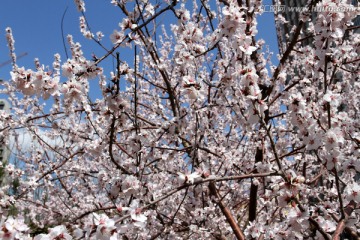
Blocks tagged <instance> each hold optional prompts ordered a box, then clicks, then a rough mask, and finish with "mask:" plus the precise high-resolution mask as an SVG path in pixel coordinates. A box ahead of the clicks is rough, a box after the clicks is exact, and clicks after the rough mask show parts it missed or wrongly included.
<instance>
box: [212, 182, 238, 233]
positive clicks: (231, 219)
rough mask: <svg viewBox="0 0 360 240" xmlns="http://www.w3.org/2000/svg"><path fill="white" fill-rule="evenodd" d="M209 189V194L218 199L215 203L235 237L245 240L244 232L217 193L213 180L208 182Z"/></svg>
mask: <svg viewBox="0 0 360 240" xmlns="http://www.w3.org/2000/svg"><path fill="white" fill-rule="evenodd" d="M209 190H210V194H211V195H213V196H215V197H216V198H217V199H218V200H217V201H216V203H217V204H218V206H219V207H220V210H221V212H222V213H223V214H224V216H225V218H226V220H227V222H228V223H229V224H230V226H231V229H232V230H233V232H234V234H235V236H236V238H237V239H239V240H245V236H244V233H243V232H242V231H241V229H240V227H239V225H238V224H237V223H236V220H235V218H234V217H233V215H232V214H231V212H230V210H229V208H228V207H227V206H226V205H225V204H224V202H223V201H222V200H221V197H220V194H219V193H218V191H217V189H216V186H215V182H210V183H209Z"/></svg>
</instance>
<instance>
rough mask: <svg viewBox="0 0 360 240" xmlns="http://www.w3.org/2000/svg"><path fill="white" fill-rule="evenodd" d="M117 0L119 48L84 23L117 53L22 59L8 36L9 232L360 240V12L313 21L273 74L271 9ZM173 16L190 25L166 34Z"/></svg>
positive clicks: (4, 228) (5, 219)
mask: <svg viewBox="0 0 360 240" xmlns="http://www.w3.org/2000/svg"><path fill="white" fill-rule="evenodd" d="M348 2H349V1H345V0H343V1H342V0H335V1H330V0H323V1H314V0H312V1H309V3H308V7H309V9H310V10H311V9H312V8H313V7H315V6H320V5H321V6H322V5H324V6H334V7H344V8H345V7H348V6H349V5H348V4H349V3H348ZM75 3H76V6H77V8H78V10H79V11H81V12H82V13H85V4H84V1H82V0H76V1H75ZM109 4H110V3H109ZM111 4H113V5H114V7H116V8H119V9H120V10H121V11H122V14H123V15H124V16H125V17H124V18H123V20H122V22H121V23H120V24H119V26H120V27H119V28H118V29H115V30H114V31H113V34H112V35H111V36H110V39H111V41H112V43H113V46H111V48H107V46H105V45H103V43H102V41H101V37H103V36H102V35H103V34H102V33H100V32H99V33H96V34H95V33H92V32H91V31H90V30H89V28H88V26H87V22H86V17H85V16H86V15H85V14H84V15H81V17H80V29H81V32H82V33H83V35H84V36H85V37H86V38H87V39H89V40H90V41H96V42H97V43H98V44H99V45H100V46H102V47H104V49H109V50H107V51H106V52H105V53H104V55H103V56H97V57H93V58H92V59H88V58H87V57H86V54H84V53H83V52H82V48H81V45H80V43H78V42H76V41H75V40H74V39H73V37H72V36H68V37H67V41H68V45H69V46H70V49H71V57H69V59H65V60H64V61H62V60H61V59H62V58H63V57H61V56H60V54H55V60H54V62H53V64H52V67H51V68H50V69H51V70H50V71H49V70H48V69H47V68H45V67H43V66H42V65H41V64H40V63H39V61H38V60H36V61H35V68H34V69H26V68H24V67H21V66H18V65H17V63H16V54H15V51H14V49H15V48H14V40H13V36H12V31H11V29H10V28H8V29H6V37H7V40H8V45H9V49H10V53H11V56H12V59H13V70H12V72H11V79H10V80H9V81H7V82H6V83H5V84H4V88H3V90H2V93H3V94H7V96H8V99H9V101H10V102H11V104H12V111H11V112H1V113H0V119H1V121H0V129H1V130H0V131H1V132H0V133H1V135H2V136H3V137H6V138H4V139H7V141H8V142H11V143H9V144H13V146H15V149H14V150H13V155H14V156H15V157H16V159H17V160H18V161H20V162H21V164H20V165H19V167H15V166H14V165H12V164H9V165H8V166H6V171H7V173H8V176H9V178H13V179H18V180H19V187H18V188H17V191H16V193H15V194H14V193H13V192H11V191H9V188H10V187H6V186H5V187H3V188H2V189H1V191H0V194H1V202H0V206H1V208H0V209H1V215H2V221H1V228H0V238H1V239H31V238H32V237H34V239H156V238H159V239H233V238H234V237H236V238H237V239H311V238H312V239H331V238H333V239H340V238H342V237H347V238H349V239H350V238H352V239H356V238H357V237H359V235H358V234H359V233H358V232H356V229H358V228H359V227H360V223H359V218H360V215H359V213H360V212H359V203H360V185H359V183H358V182H356V173H357V172H359V171H360V125H359V123H360V121H359V110H360V109H359V106H360V103H359V100H360V98H359V92H360V81H359V70H360V69H359V53H360V35H359V34H356V33H355V31H354V30H356V27H354V26H353V25H352V19H353V18H354V17H355V16H356V14H358V13H357V12H355V11H349V12H326V11H324V12H319V13H317V15H316V18H315V19H312V17H313V15H312V14H310V13H311V11H309V12H303V13H301V19H300V23H299V26H295V27H294V29H293V33H292V36H291V37H290V39H289V42H288V43H287V50H286V51H285V53H284V54H283V55H281V56H279V60H280V63H279V65H278V66H274V65H272V64H271V63H270V62H269V61H268V53H267V52H266V49H265V42H264V41H263V40H256V39H255V36H256V34H257V21H256V17H257V16H258V14H259V13H261V11H262V8H261V1H241V0H238V1H233V0H221V1H220V0H219V1H216V2H215V1H208V0H200V1H196V0H194V1H193V2H187V3H186V4H185V3H183V2H182V1H180V2H177V1H163V2H161V3H159V2H157V3H155V1H146V0H145V1H125V0H112V1H111ZM164 14H167V15H168V16H172V18H174V19H175V21H169V22H168V23H164V24H165V25H164V26H163V27H162V28H161V27H159V26H157V25H156V19H158V18H159V17H160V16H163V15H164ZM306 22H308V23H309V28H308V29H306V32H304V34H306V35H307V37H306V38H307V39H309V38H310V39H312V43H313V44H312V45H311V46H310V45H308V46H302V45H301V42H302V41H303V38H300V34H301V32H302V31H304V29H303V26H304V24H305V23H306ZM166 24H168V25H166ZM130 48H131V52H132V54H133V57H132V58H131V61H129V59H130V58H129V56H126V59H125V58H123V57H122V54H121V53H122V51H125V50H126V49H130ZM128 52H130V51H128ZM119 53H120V54H119ZM107 58H113V59H114V61H115V62H116V71H114V72H110V73H106V72H104V71H103V68H102V63H103V61H104V59H107ZM268 69H269V70H270V71H268ZM92 79H93V80H92ZM89 81H98V82H99V88H100V90H101V93H102V98H101V99H97V100H96V101H90V99H89V97H88V95H89V92H90V91H95V90H94V89H90V88H89ZM44 101H48V102H49V103H50V105H51V108H50V109H49V110H47V109H46V108H44V107H43V105H42V103H43V102H44ZM21 135H27V136H30V138H31V143H29V144H30V147H28V148H26V149H24V148H22V143H21V141H20V139H21ZM9 209H16V212H17V214H10V211H9Z"/></svg>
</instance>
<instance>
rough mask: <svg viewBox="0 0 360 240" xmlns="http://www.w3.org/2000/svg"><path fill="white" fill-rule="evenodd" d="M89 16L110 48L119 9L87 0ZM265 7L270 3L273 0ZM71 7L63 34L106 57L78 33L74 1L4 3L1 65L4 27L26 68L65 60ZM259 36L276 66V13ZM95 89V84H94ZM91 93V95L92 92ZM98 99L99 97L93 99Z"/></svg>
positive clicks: (4, 71)
mask: <svg viewBox="0 0 360 240" xmlns="http://www.w3.org/2000/svg"><path fill="white" fill-rule="evenodd" d="M85 3H86V16H87V19H88V21H89V23H90V26H91V30H92V32H97V31H102V32H103V33H104V34H105V37H104V43H105V45H106V46H108V48H110V47H111V43H110V41H109V36H110V34H111V33H112V31H113V30H114V29H118V23H119V22H120V21H121V18H122V15H121V11H120V9H118V8H116V7H114V6H113V5H111V4H110V0H103V1H99V0H97V1H94V0H92V1H85ZM263 4H271V0H266V1H264V3H263ZM67 7H68V9H67V12H66V15H65V18H64V24H63V28H64V34H65V36H66V35H67V34H71V35H73V36H74V40H75V41H78V42H80V43H81V44H82V46H83V51H84V53H85V55H86V57H88V58H90V56H91V53H95V54H96V55H98V56H102V55H103V54H104V50H102V49H101V48H100V47H99V46H98V45H97V44H95V43H94V42H92V41H89V40H87V39H85V38H84V37H83V36H82V35H81V33H80V32H79V17H80V15H81V13H79V12H78V11H77V9H76V7H75V4H74V1H73V0H58V1H50V0H33V1H29V0H17V1H14V0H2V1H1V8H0V64H1V63H3V62H6V61H7V60H9V51H8V49H7V43H6V39H5V28H6V27H11V28H12V30H13V34H14V38H15V48H16V49H15V51H16V53H17V55H20V54H21V53H25V52H26V53H27V55H26V56H24V57H22V58H20V59H19V60H18V65H19V66H25V68H33V67H34V63H33V62H34V61H33V60H34V58H39V59H40V62H41V63H42V64H44V65H45V66H46V65H49V66H51V65H52V62H53V59H54V57H53V56H54V54H55V53H60V55H61V57H62V61H63V62H64V61H66V56H65V50H64V47H63V41H62V35H61V19H62V15H63V13H64V11H65V9H66V8H67ZM258 22H259V28H258V31H259V34H258V36H257V39H259V38H263V39H265V41H266V44H267V45H269V46H270V50H271V51H273V52H274V56H273V58H272V61H273V63H277V59H276V54H277V53H278V47H277V39H276V32H275V24H274V16H273V13H269V12H267V13H263V14H262V15H261V16H260V17H259V18H258ZM102 66H103V67H105V74H106V75H107V76H109V72H108V71H111V70H112V61H111V60H109V61H107V62H104V63H103V65H102ZM10 70H11V64H8V65H6V66H3V67H1V68H0V79H5V80H7V79H9V78H10V74H9V71H10ZM95 86H96V85H95ZM90 94H91V93H90ZM93 97H94V98H96V96H93Z"/></svg>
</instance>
